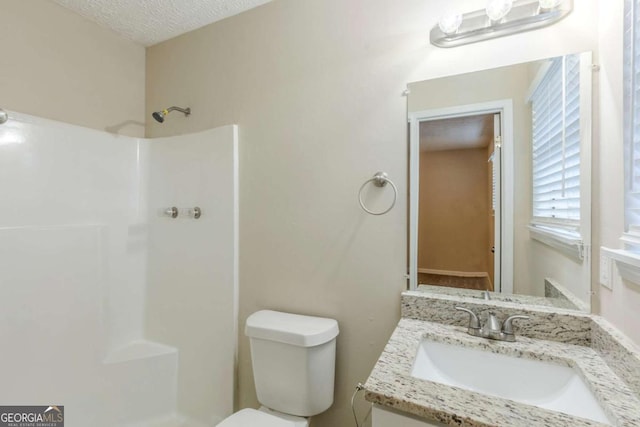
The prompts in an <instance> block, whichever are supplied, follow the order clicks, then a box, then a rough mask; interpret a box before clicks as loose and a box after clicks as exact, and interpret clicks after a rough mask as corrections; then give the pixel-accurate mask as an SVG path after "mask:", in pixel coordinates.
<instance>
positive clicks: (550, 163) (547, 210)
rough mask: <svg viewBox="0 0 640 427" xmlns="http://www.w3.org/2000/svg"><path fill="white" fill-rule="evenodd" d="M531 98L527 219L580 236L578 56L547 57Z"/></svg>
mask: <svg viewBox="0 0 640 427" xmlns="http://www.w3.org/2000/svg"><path fill="white" fill-rule="evenodd" d="M639 1H640V0H639ZM530 100H531V109H532V129H533V134H532V150H533V151H532V162H533V164H532V171H533V177H532V184H533V185H532V206H533V212H532V217H533V221H532V222H533V223H534V224H536V225H541V226H544V227H549V228H553V229H556V230H558V231H562V232H564V233H568V234H573V235H575V236H579V235H580V233H579V228H580V145H581V138H580V56H579V55H567V56H564V57H558V58H554V59H553V60H551V61H550V63H549V64H547V68H546V69H545V71H543V77H542V78H541V79H540V80H539V83H538V85H537V87H536V88H535V89H534V91H533V93H532V95H531V98H530Z"/></svg>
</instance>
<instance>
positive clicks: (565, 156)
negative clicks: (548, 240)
mask: <svg viewBox="0 0 640 427" xmlns="http://www.w3.org/2000/svg"><path fill="white" fill-rule="evenodd" d="M531 104H532V124H533V135H532V136H533V144H532V145H533V153H532V155H533V189H532V190H533V221H534V222H538V223H547V224H556V225H562V226H568V227H570V228H573V229H576V228H577V226H579V224H580V56H579V55H567V56H564V57H560V58H555V59H553V60H552V62H551V65H550V67H549V68H548V70H547V72H546V74H545V75H544V77H543V78H542V80H541V81H540V83H539V85H538V87H537V88H536V89H535V91H534V92H533V94H532V96H531Z"/></svg>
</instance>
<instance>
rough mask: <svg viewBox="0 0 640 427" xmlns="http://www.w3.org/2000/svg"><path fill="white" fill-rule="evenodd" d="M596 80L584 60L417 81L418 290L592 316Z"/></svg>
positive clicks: (413, 216) (412, 111)
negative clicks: (593, 83)
mask: <svg viewBox="0 0 640 427" xmlns="http://www.w3.org/2000/svg"><path fill="white" fill-rule="evenodd" d="M591 74H592V60H591V53H581V54H571V55H565V56H562V57H556V58H549V59H544V60H539V61H533V62H529V63H523V64H517V65H512V66H508V67H501V68H495V69H490V70H485V71H479V72H474V73H469V74H461V75H454V76H449V77H443V78H438V79H433V80H426V81H421V82H415V83H411V84H409V86H408V89H409V96H408V99H409V100H408V113H409V117H408V119H409V128H410V131H409V135H410V136H409V140H410V141H409V144H410V168H409V169H410V174H409V175H410V176H409V180H410V183H409V189H410V218H409V228H410V229H409V288H410V289H411V290H418V291H424V292H439V293H449V294H451V293H454V294H459V295H465V296H476V297H479V298H492V299H498V300H509V301H521V302H526V303H528V304H540V305H545V306H555V307H561V308H568V309H576V310H581V311H590V298H591V292H590V289H591V284H590V283H591V272H590V270H591V267H590V257H589V252H590V242H591ZM483 291H488V292H483Z"/></svg>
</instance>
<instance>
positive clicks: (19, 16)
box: [0, 0, 145, 136]
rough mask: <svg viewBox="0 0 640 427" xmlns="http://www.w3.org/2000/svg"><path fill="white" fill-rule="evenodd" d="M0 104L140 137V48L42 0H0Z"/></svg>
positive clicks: (142, 75)
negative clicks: (0, 42)
mask: <svg viewBox="0 0 640 427" xmlns="http://www.w3.org/2000/svg"><path fill="white" fill-rule="evenodd" d="M0 39H1V40H2V54H1V55H0V76H1V78H0V108H4V109H6V110H13V111H18V112H21V113H27V114H32V115H35V116H40V117H45V118H49V119H54V120H60V121H63V122H66V123H72V124H76V125H81V126H86V127H91V128H95V129H100V130H109V131H110V132H113V133H121V134H124V135H131V136H143V135H144V79H145V50H144V48H143V47H142V46H138V45H136V44H134V43H133V42H130V41H128V40H125V39H123V38H121V37H120V36H118V35H116V34H115V33H114V32H112V31H110V30H107V29H104V28H102V27H99V26H98V25H96V24H94V23H93V22H90V21H88V20H86V19H85V18H82V17H81V16H80V15H77V14H75V13H73V12H70V11H69V10H67V9H65V8H63V7H61V6H58V5H57V4H55V3H53V2H51V1H49V0H29V1H15V0H0Z"/></svg>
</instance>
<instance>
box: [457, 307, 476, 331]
mask: <svg viewBox="0 0 640 427" xmlns="http://www.w3.org/2000/svg"><path fill="white" fill-rule="evenodd" d="M456 310H458V311H464V312H465V313H469V329H480V319H478V316H477V315H476V314H475V313H474V312H473V311H471V310H469V309H468V308H464V307H457V306H456Z"/></svg>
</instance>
